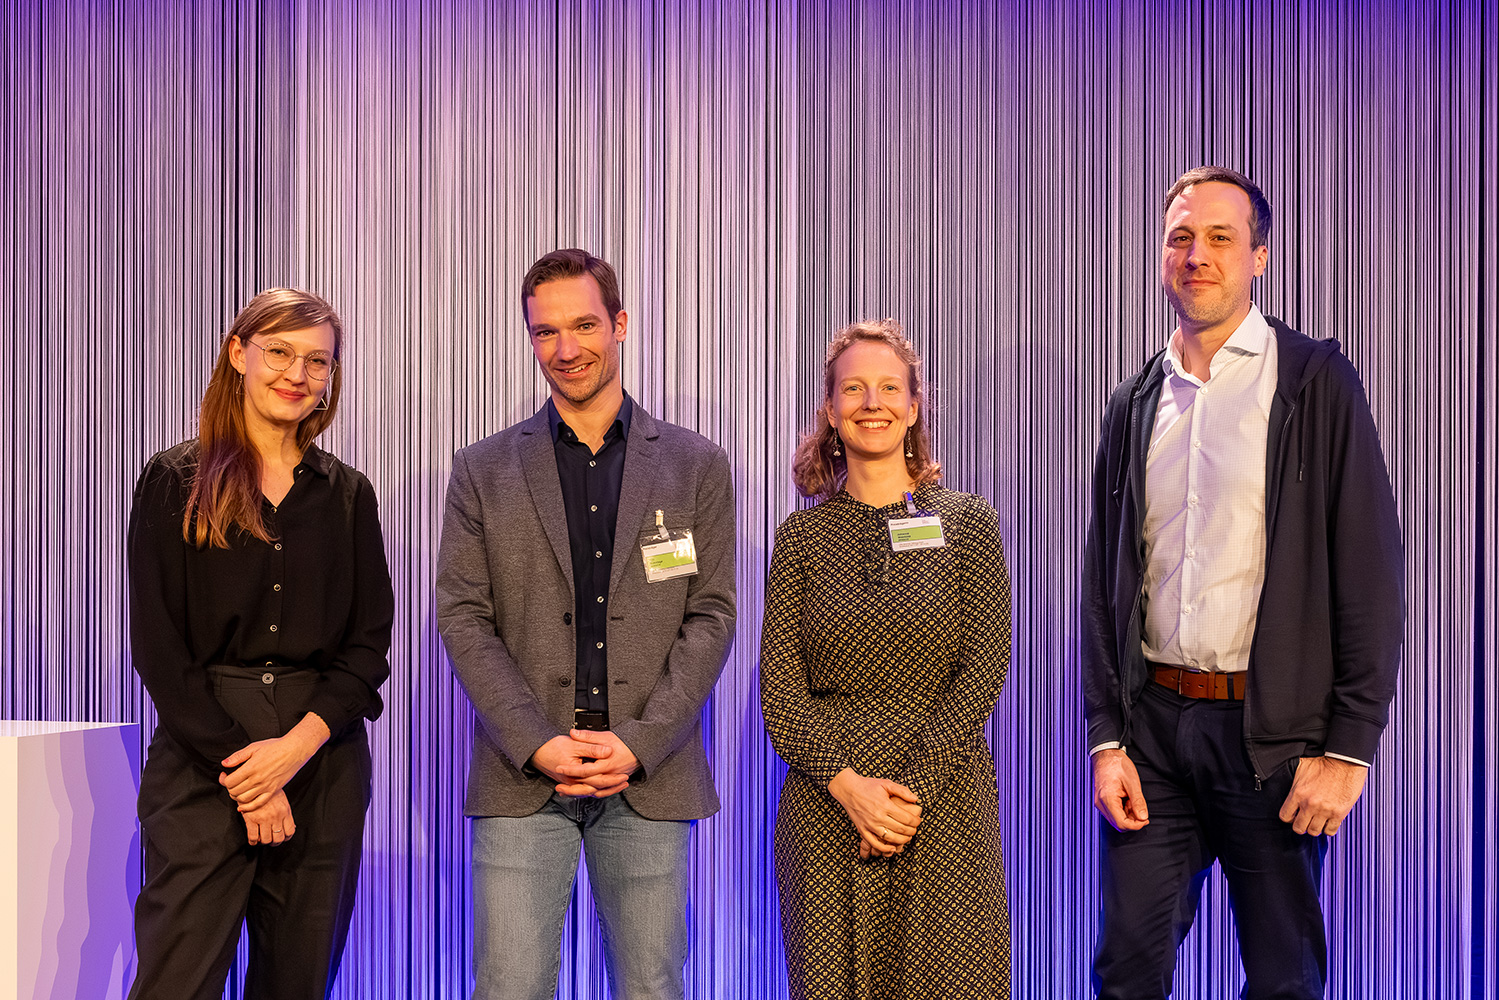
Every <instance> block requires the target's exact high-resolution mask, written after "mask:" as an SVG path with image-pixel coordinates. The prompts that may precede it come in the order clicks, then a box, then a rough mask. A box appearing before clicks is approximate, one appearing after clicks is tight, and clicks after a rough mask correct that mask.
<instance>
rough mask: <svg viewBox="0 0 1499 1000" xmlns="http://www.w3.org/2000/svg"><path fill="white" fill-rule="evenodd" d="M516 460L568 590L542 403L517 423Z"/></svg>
mask: <svg viewBox="0 0 1499 1000" xmlns="http://www.w3.org/2000/svg"><path fill="white" fill-rule="evenodd" d="M520 460H521V468H522V469H523V470H524V471H525V474H526V486H527V487H528V488H529V489H530V491H531V506H532V508H533V509H535V511H536V516H537V517H538V518H539V519H540V520H541V527H542V529H543V530H545V531H546V535H547V541H549V542H551V543H552V552H553V554H554V555H556V557H557V565H559V566H561V567H562V575H563V576H564V577H565V578H566V579H567V586H568V589H569V590H572V589H574V584H573V555H572V546H571V544H570V543H569V542H568V538H567V508H566V507H564V506H563V505H562V480H561V478H560V477H558V475H557V453H556V451H554V450H553V448H552V432H551V428H550V427H549V426H548V423H547V411H546V407H545V406H543V407H542V408H541V410H540V412H538V413H537V414H536V415H535V416H533V417H532V418H531V419H530V420H528V421H526V423H525V425H524V426H522V427H521V439H520ZM627 474H628V470H627ZM616 562H618V560H617V559H616Z"/></svg>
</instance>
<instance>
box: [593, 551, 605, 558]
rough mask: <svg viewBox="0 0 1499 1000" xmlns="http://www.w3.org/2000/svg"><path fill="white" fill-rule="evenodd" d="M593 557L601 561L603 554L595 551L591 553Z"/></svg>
mask: <svg viewBox="0 0 1499 1000" xmlns="http://www.w3.org/2000/svg"><path fill="white" fill-rule="evenodd" d="M593 557H594V558H595V559H602V558H604V553H602V552H600V551H598V550H597V549H595V550H594V553H593Z"/></svg>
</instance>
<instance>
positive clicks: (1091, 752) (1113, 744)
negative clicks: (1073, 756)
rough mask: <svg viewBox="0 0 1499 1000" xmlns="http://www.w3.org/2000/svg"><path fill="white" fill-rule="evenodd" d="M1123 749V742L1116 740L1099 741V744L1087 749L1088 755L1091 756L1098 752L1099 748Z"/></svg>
mask: <svg viewBox="0 0 1499 1000" xmlns="http://www.w3.org/2000/svg"><path fill="white" fill-rule="evenodd" d="M1123 749H1124V744H1123V743H1120V742H1119V741H1118V740H1109V741H1108V742H1106V743H1100V744H1098V745H1097V746H1095V747H1090V748H1089V749H1088V756H1089V757H1092V756H1093V755H1094V754H1096V753H1098V751H1100V750H1123Z"/></svg>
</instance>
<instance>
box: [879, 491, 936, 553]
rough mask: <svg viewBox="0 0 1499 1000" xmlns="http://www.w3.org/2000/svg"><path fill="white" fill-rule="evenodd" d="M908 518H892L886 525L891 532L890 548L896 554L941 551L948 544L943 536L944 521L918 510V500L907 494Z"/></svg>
mask: <svg viewBox="0 0 1499 1000" xmlns="http://www.w3.org/2000/svg"><path fill="white" fill-rule="evenodd" d="M906 514H907V515H909V516H907V517H892V518H890V520H889V521H887V522H886V524H887V525H888V526H889V530H890V548H891V550H892V551H894V552H908V551H910V550H911V549H940V548H942V547H943V546H944V545H946V544H947V539H946V538H945V537H944V536H943V534H942V519H941V518H940V517H937V516H936V515H934V514H927V513H925V512H923V511H919V510H917V509H916V498H915V497H913V496H911V494H909V493H907V494H906Z"/></svg>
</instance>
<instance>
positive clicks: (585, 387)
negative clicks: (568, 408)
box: [549, 357, 619, 406]
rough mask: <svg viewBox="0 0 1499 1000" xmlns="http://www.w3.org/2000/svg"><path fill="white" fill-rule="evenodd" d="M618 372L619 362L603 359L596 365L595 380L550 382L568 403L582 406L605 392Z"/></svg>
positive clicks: (555, 380)
mask: <svg viewBox="0 0 1499 1000" xmlns="http://www.w3.org/2000/svg"><path fill="white" fill-rule="evenodd" d="M618 371H619V362H618V361H615V360H613V359H611V358H607V357H601V358H599V359H598V361H597V362H596V363H595V364H594V372H595V375H594V378H593V379H591V380H590V381H588V382H564V381H562V380H561V379H549V381H550V382H551V383H552V388H553V389H555V390H557V391H558V392H559V393H561V394H562V395H563V396H564V397H565V398H566V399H567V401H568V402H570V403H573V404H574V405H577V406H582V405H583V404H584V403H587V402H588V401H589V400H591V399H593V397H595V396H597V395H598V394H599V393H601V392H603V391H604V389H605V388H607V387H608V385H609V383H610V382H612V381H614V376H615V373H616V372H618Z"/></svg>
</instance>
